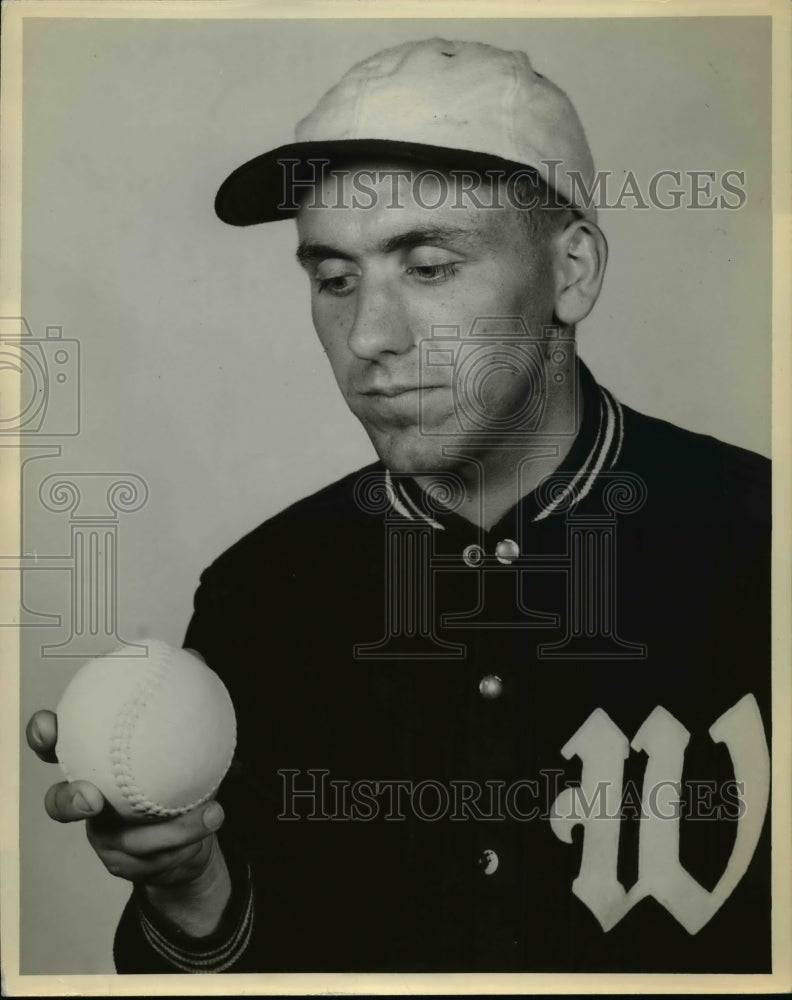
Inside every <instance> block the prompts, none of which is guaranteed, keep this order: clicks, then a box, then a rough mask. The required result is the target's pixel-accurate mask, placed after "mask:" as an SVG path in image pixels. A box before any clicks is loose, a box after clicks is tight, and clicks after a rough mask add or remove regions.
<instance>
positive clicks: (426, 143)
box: [215, 38, 596, 226]
mask: <svg viewBox="0 0 792 1000" xmlns="http://www.w3.org/2000/svg"><path fill="white" fill-rule="evenodd" d="M295 139H296V142H293V143H289V144H287V145H285V146H279V147H278V148H277V149H273V150H270V151H269V152H267V153H263V154H262V155H260V156H256V157H255V158H254V159H252V160H249V161H248V162H247V163H244V164H242V166H240V167H238V168H237V169H236V170H235V171H234V172H233V173H232V174H231V175H230V176H229V177H228V178H227V179H226V180H225V181H224V182H223V184H222V185H221V187H220V189H219V191H218V193H217V197H216V199H215V211H216V212H217V215H218V216H219V217H220V218H221V219H222V220H223V221H224V222H227V223H230V224H231V225H235V226H247V225H252V224H254V223H259V222H272V221H275V220H278V219H283V218H288V217H290V216H294V215H295V214H296V208H295V205H294V203H293V202H292V201H291V200H290V198H288V197H285V188H284V178H285V176H286V169H287V168H285V167H284V163H288V171H289V172H290V174H289V176H290V177H291V179H292V180H295V179H297V180H300V179H302V180H303V181H304V180H305V179H306V178H313V177H315V176H316V173H317V171H316V167H315V164H316V162H317V161H321V160H325V161H329V162H330V163H333V162H336V161H339V162H340V161H343V160H349V159H350V158H352V157H355V156H358V157H360V156H365V157H367V158H369V159H371V158H372V157H376V158H379V157H382V158H383V159H387V158H389V157H390V158H402V159H404V158H406V159H408V160H409V159H414V160H416V161H421V162H424V163H427V162H428V163H432V164H435V165H436V166H437V167H438V168H441V167H446V168H448V167H456V168H459V169H471V167H476V166H481V165H483V163H485V162H486V163H490V164H507V165H509V166H511V168H512V169H514V168H515V165H517V166H518V167H522V168H525V167H529V168H531V169H532V170H535V171H536V172H537V173H538V175H539V176H540V177H541V178H542V180H543V181H544V182H545V183H546V184H547V185H548V186H549V187H550V188H551V190H554V191H555V192H556V193H557V194H558V195H559V196H560V198H561V199H562V200H563V201H565V202H566V203H568V204H569V205H571V206H572V207H575V208H577V209H578V210H579V211H580V212H581V214H582V215H583V216H584V217H587V218H589V219H591V220H592V221H594V220H595V219H596V210H595V209H594V208H593V206H591V205H587V204H585V203H583V202H582V201H581V198H580V195H581V192H582V189H583V187H585V190H588V191H591V190H592V184H593V179H594V163H593V160H592V157H591V152H590V151H589V147H588V142H587V141H586V136H585V133H584V131H583V126H582V125H581V123H580V119H579V118H578V115H577V112H576V111H575V109H574V107H573V106H572V103H571V101H570V100H569V98H568V97H567V95H566V94H565V93H564V91H562V90H561V89H560V88H559V87H557V86H556V85H555V84H554V83H552V82H551V81H550V80H548V79H547V78H546V77H544V76H543V75H542V74H541V73H537V72H536V71H535V70H534V69H533V67H532V66H531V62H530V59H529V58H528V56H527V55H526V54H525V53H524V52H519V51H513V52H510V51H506V50H504V49H499V48H496V47H495V46H492V45H485V44H483V43H481V42H457V41H446V40H445V39H442V38H430V39H426V40H424V41H419V42H407V43H405V44H403V45H398V46H396V47H395V48H390V49H385V50H384V51H382V52H378V53H376V54H375V55H373V56H370V57H369V58H368V59H365V60H364V61H363V62H361V63H358V64H357V65H355V66H353V67H352V69H350V70H349V71H348V72H347V73H346V74H345V75H344V76H343V77H342V78H341V80H340V81H339V82H338V83H337V84H336V85H335V86H334V87H332V88H331V89H330V90H329V91H327V93H326V94H325V95H324V96H323V97H322V98H321V99H320V101H319V103H318V104H317V105H316V107H315V108H314V110H313V111H312V112H311V113H310V114H309V115H308V116H307V117H305V118H303V119H302V121H300V122H299V123H298V125H297V127H296V134H295ZM310 161H314V163H313V165H312V164H311V163H310ZM573 178H574V180H573Z"/></svg>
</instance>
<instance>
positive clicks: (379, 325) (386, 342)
mask: <svg viewBox="0 0 792 1000" xmlns="http://www.w3.org/2000/svg"><path fill="white" fill-rule="evenodd" d="M348 343H349V349H350V351H352V353H353V354H355V355H356V356H357V357H359V358H362V359H364V360H366V361H375V360H376V359H377V358H378V357H379V356H380V355H382V354H404V353H406V352H407V351H409V350H410V348H411V347H412V346H413V338H412V335H411V333H410V331H409V325H408V323H407V317H406V316H405V314H404V309H403V307H402V303H401V301H400V299H399V296H398V294H397V292H396V291H395V290H394V289H392V288H391V287H390V284H389V282H388V281H387V280H384V279H382V278H377V277H376V276H374V275H366V276H364V277H363V278H362V280H361V282H360V284H359V286H358V293H357V296H356V303H355V315H354V319H353V322H352V327H351V329H350V331H349V337H348Z"/></svg>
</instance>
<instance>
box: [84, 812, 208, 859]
mask: <svg viewBox="0 0 792 1000" xmlns="http://www.w3.org/2000/svg"><path fill="white" fill-rule="evenodd" d="M224 818H225V814H224V813H223V807H222V806H221V805H220V803H219V802H208V803H205V804H204V805H203V806H200V807H199V808H197V809H192V810H191V811H190V812H188V813H185V814H184V815H183V816H176V817H174V818H173V819H168V820H162V821H158V822H156V823H135V824H134V825H133V824H131V823H129V824H123V825H121V826H119V825H110V824H107V823H104V822H102V821H101V820H100V821H99V822H94V823H91V824H89V828H88V839H89V840H90V842H91V845H92V846H93V848H94V849H95V850H97V851H120V852H121V853H122V854H129V855H131V856H133V857H138V858H145V857H149V856H151V855H154V854H158V853H159V852H162V851H169V850H172V849H174V848H180V847H186V846H187V845H189V844H197V843H200V842H201V841H202V840H204V839H205V838H206V837H208V836H209V835H210V834H212V833H214V832H215V831H216V830H219V829H220V827H221V826H222V824H223V820H224Z"/></svg>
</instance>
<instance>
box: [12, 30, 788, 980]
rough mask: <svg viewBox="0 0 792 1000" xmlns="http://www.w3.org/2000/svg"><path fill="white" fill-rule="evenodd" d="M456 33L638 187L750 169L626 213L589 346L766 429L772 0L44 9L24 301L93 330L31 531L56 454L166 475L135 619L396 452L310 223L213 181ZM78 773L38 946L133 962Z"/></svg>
mask: <svg viewBox="0 0 792 1000" xmlns="http://www.w3.org/2000/svg"><path fill="white" fill-rule="evenodd" d="M434 34H438V35H443V36H445V37H450V38H459V39H474V40H480V41H485V42H490V43H493V44H496V45H499V46H502V47H506V48H522V49H524V50H525V51H527V52H528V53H529V55H530V56H531V58H532V60H533V63H534V65H535V67H536V69H537V70H538V71H539V72H542V73H544V74H545V75H547V76H549V77H550V78H551V79H553V80H554V81H555V82H557V83H558V84H559V85H560V86H562V87H563V88H564V89H565V90H566V91H567V92H568V93H569V95H570V97H571V98H572V100H573V102H574V103H575V105H576V107H577V108H578V111H579V113H580V116H581V119H582V121H583V123H584V125H585V127H586V130H587V133H588V136H589V140H590V144H591V147H592V150H593V153H594V158H595V161H596V163H597V165H598V166H599V167H600V168H601V169H609V170H611V171H613V174H614V178H615V179H616V180H617V184H616V190H618V178H620V177H621V176H623V173H624V171H627V170H633V171H634V172H635V174H636V175H637V176H638V177H639V178H641V179H643V181H644V183H647V182H648V179H649V178H650V177H651V175H652V174H653V173H654V172H656V171H658V170H661V169H678V170H682V171H684V170H695V169H699V170H716V171H718V172H722V171H724V170H728V169H737V170H744V171H745V172H746V175H747V182H746V188H747V193H748V202H747V204H746V206H745V207H744V208H743V209H741V210H740V211H736V212H729V211H691V210H680V211H673V212H663V211H660V210H657V209H654V208H652V209H649V210H646V211H643V210H634V209H627V210H622V211H615V210H614V211H605V212H603V213H602V215H601V222H602V225H603V228H604V230H605V232H606V234H607V236H608V239H609V243H610V249H611V258H610V264H609V269H608V274H607V276H606V281H605V287H604V290H603V293H602V297H601V299H600V302H599V304H598V306H597V308H596V310H595V312H594V314H593V315H592V316H591V317H590V318H589V319H588V320H587V321H586V322H585V323H584V324H583V325H582V328H581V329H580V331H579V344H580V351H581V354H582V355H583V357H584V358H585V359H586V360H587V361H588V362H589V364H590V366H591V367H592V368H593V370H594V372H595V374H596V375H597V376H598V377H599V378H600V380H601V381H602V382H603V383H604V384H605V385H607V386H608V387H609V388H611V389H612V390H613V391H614V392H615V393H616V394H617V395H618V396H619V397H620V398H621V399H622V401H623V402H625V403H628V404H630V405H633V406H635V407H636V408H638V409H641V410H643V411H644V412H647V413H651V414H653V415H656V416H660V417H664V418H666V419H669V420H671V421H673V422H675V423H679V424H682V425H684V426H686V427H689V428H691V429H694V430H698V431H702V432H705V433H708V434H714V435H716V436H717V437H720V438H723V439H725V440H727V441H731V442H733V443H736V444H740V445H743V446H745V447H749V448H752V449H754V450H756V451H760V452H763V453H765V454H768V453H769V440H770V418H769V412H770V333H769V330H770V198H769V193H770V188H769V169H770V161H769V151H770V145H769V135H770V128H769V115H770V77H769V74H770V58H769V57H770V48H769V41H770V23H769V20H767V19H761V18H707V19H702V18H696V19H650V18H646V19H625V20H618V21H617V20H581V19H575V20H516V21H515V20H509V21H496V20H487V21H478V20H476V21H474V20H455V21H429V20H414V21H386V20H377V21H373V20H370V21H365V20H362V21H264V20H259V21H163V20H157V21H144V20H134V21H132V20H129V21H124V20H122V21H119V20H113V21H101V20H73V21H70V20H65V19H61V20H58V19H46V20H44V19H42V20H37V21H31V20H28V21H27V22H26V23H25V29H24V163H23V167H24V171H23V190H24V194H23V199H24V203H23V309H24V313H25V316H26V318H27V319H28V321H29V322H30V324H31V326H32V328H33V330H34V332H35V333H36V334H37V335H39V336H43V333H44V327H45V326H46V325H48V324H59V325H62V326H63V328H64V336H66V337H73V338H77V339H78V340H79V341H80V344H81V350H82V398H81V408H82V431H81V434H80V435H79V437H76V438H73V439H65V444H64V447H63V455H62V457H61V458H59V459H45V460H39V461H37V462H34V463H31V464H30V465H29V466H28V471H27V474H26V481H25V490H26V495H25V510H24V517H25V524H24V532H25V534H24V544H25V550H26V551H33V550H34V549H35V550H36V551H38V552H50V553H57V552H64V551H66V550H67V549H68V521H67V519H66V518H65V517H64V516H63V515H57V514H53V513H51V512H47V511H44V510H42V508H41V506H40V504H39V503H38V500H37V490H38V484H39V482H40V481H41V480H42V479H43V478H44V477H45V476H46V475H49V474H51V473H53V472H68V471H72V472H74V471H85V472H132V473H136V474H137V475H139V476H141V477H142V478H143V479H144V480H145V481H146V483H147V484H148V487H149V489H150V498H149V500H148V503H147V504H146V506H145V507H144V508H143V509H142V510H141V511H139V512H138V513H135V514H130V515H128V516H126V517H122V519H121V523H120V527H119V537H120V553H119V567H120V568H119V591H120V597H119V612H120V630H121V633H122V634H123V636H124V637H125V638H127V639H135V638H138V637H142V636H146V635H151V636H157V637H161V638H163V639H166V640H168V641H171V642H174V643H179V642H180V641H181V639H182V636H183V633H184V629H185V627H186V624H187V621H188V618H189V613H190V608H191V600H192V593H193V590H194V588H195V586H196V583H197V578H198V574H199V572H200V570H201V569H202V568H203V567H204V566H205V565H207V564H208V563H209V562H210V561H211V560H212V559H213V558H214V557H215V556H216V555H217V554H218V553H219V552H220V551H221V550H222V549H223V548H225V547H226V546H227V545H229V544H230V543H231V542H233V541H234V540H235V539H236V538H238V537H239V536H241V535H242V534H244V533H245V532H246V531H247V530H249V529H250V528H252V527H254V526H255V525H256V524H257V523H258V522H260V521H261V520H263V519H264V518H265V517H267V516H268V515H270V514H272V513H274V512H276V511H277V510H279V509H281V508H282V507H283V506H285V505H286V504H287V503H289V502H290V501H292V500H294V499H296V498H298V497H300V496H303V495H305V494H306V493H308V492H310V491H312V490H314V489H316V488H318V487H320V486H322V485H323V484H325V483H327V482H329V481H331V480H333V479H335V478H338V477H339V476H340V475H342V474H343V473H345V472H347V471H349V470H351V469H353V468H356V467H359V466H361V465H363V464H365V463H367V462H368V461H370V460H371V459H372V457H373V453H372V450H371V447H370V445H369V443H368V439H367V438H366V437H365V435H364V433H363V432H362V430H361V429H360V427H359V426H358V425H357V424H356V422H355V421H354V420H353V418H352V417H351V416H350V415H349V414H348V413H347V411H346V409H345V407H344V404H343V402H342V401H341V399H340V397H339V396H338V395H337V390H336V388H335V384H334V382H333V379H332V376H331V373H330V370H329V367H328V366H327V365H326V364H325V359H324V355H323V354H322V351H321V349H320V348H319V346H318V342H316V341H315V338H314V335H313V332H312V328H311V323H310V313H309V303H308V294H307V292H308V289H307V283H306V280H305V278H304V276H303V275H302V274H301V273H300V272H299V270H298V269H297V266H296V265H295V264H294V262H293V259H292V255H293V250H294V246H295V236H294V230H293V226H292V224H290V223H279V224H274V225H270V226H264V227H252V228H249V229H247V230H244V229H239V230H237V229H232V228H230V227H226V226H224V225H222V224H221V223H220V222H219V221H218V220H217V219H216V218H215V217H214V215H213V212H212V200H213V197H214V193H215V190H216V188H217V185H218V184H219V182H220V181H221V180H222V179H223V178H224V177H225V175H226V174H227V173H228V172H229V171H230V170H231V169H233V168H234V167H236V166H237V165H238V164H239V163H241V162H243V161H244V160H245V159H248V158H249V157H251V156H252V155H255V154H256V153H258V152H261V151H263V150H264V149H267V148H271V147H272V146H275V145H279V144H281V143H283V142H286V141H289V140H290V139H291V129H292V126H293V124H294V122H295V121H296V120H297V119H298V118H299V117H301V116H302V115H304V114H305V113H306V112H307V111H308V110H310V108H311V107H312V106H313V104H314V103H315V101H316V100H317V99H318V97H319V96H320V95H321V93H323V92H324V90H325V89H327V87H328V86H330V85H331V84H332V83H333V82H335V80H336V79H337V78H338V77H339V76H340V75H341V74H342V73H343V72H344V71H345V70H346V69H347V68H348V67H349V66H350V65H351V64H352V63H353V62H356V61H359V60H360V59H362V58H365V57H366V56H367V55H369V54H371V53H372V52H374V51H376V50H377V49H380V48H384V47H386V46H389V45H394V44H398V43H399V42H401V41H404V40H407V39H418V38H424V37H428V36H430V35H434ZM628 204H629V202H628ZM46 440H49V439H46ZM34 467H35V468H34ZM680 502H684V498H683V497H680ZM28 576H34V577H35V580H32V581H30V580H27V581H26V595H27V600H28V603H29V604H30V605H31V606H34V607H36V608H37V609H39V610H47V611H50V612H53V613H59V614H63V615H68V593H69V590H68V579H67V574H65V573H63V572H56V571H51V572H45V573H38V574H28ZM262 621H263V626H262V629H263V632H262V641H263V642H266V630H267V628H268V627H276V623H272V625H271V626H268V624H267V621H266V609H265V608H263V609H262ZM65 634H66V630H63V629H62V630H59V629H46V630H45V629H40V628H35V629H33V628H31V629H28V630H26V633H25V636H24V644H23V648H24V657H23V665H22V715H23V718H27V716H28V714H29V713H30V711H31V710H32V709H34V708H36V707H54V705H55V704H56V703H57V700H58V698H59V696H60V693H61V691H62V690H63V688H64V686H65V684H66V682H67V681H68V679H69V677H70V676H71V675H72V673H73V672H74V671H75V670H76V669H77V667H78V666H79V665H80V661H79V660H66V659H51V658H50V659H44V658H42V657H41V656H40V655H39V652H38V651H39V647H40V644H41V643H42V642H53V641H58V640H59V639H62V638H64V637H65ZM272 668H273V670H274V671H276V672H277V671H278V670H282V669H288V664H282V663H274V664H272ZM58 777H59V775H58V772H57V770H56V769H55V768H53V767H48V766H46V765H44V764H41V763H39V762H38V761H36V760H35V758H34V757H33V755H32V754H30V753H29V752H25V753H24V754H23V764H22V802H21V809H22V910H21V921H22V924H21V934H22V955H21V964H22V971H23V972H28V973H31V972H42V973H43V972H50V973H67V972H103V971H111V970H112V962H111V955H110V942H111V939H112V933H113V929H114V926H115V922H116V919H117V916H118V913H119V912H120V908H121V906H122V904H123V901H124V900H125V899H126V897H127V895H128V891H129V890H128V886H127V885H126V884H125V883H120V882H118V881H117V880H114V879H113V878H111V877H110V876H109V875H107V874H106V873H105V872H104V869H103V868H102V866H101V865H100V864H99V862H98V861H97V860H96V859H95V858H94V856H93V854H92V852H91V850H90V848H89V847H88V845H87V844H86V843H85V841H84V836H83V832H82V830H80V829H79V828H78V827H71V828H64V827H60V826H58V825H56V824H54V823H52V822H50V821H49V820H48V819H47V817H46V815H45V814H44V811H43V806H42V798H43V794H44V791H45V789H46V787H47V785H48V784H49V783H51V782H52V781H54V780H57V779H58ZM264 918H265V919H266V916H265V917H264Z"/></svg>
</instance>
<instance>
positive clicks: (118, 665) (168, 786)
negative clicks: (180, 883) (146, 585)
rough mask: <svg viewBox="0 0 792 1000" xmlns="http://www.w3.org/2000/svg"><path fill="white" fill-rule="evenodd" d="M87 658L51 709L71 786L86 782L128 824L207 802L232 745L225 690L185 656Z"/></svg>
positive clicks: (158, 646)
mask: <svg viewBox="0 0 792 1000" xmlns="http://www.w3.org/2000/svg"><path fill="white" fill-rule="evenodd" d="M146 645H147V647H148V653H147V655H145V656H140V657H132V656H123V655H114V653H109V654H107V655H106V656H100V657H97V658H96V659H93V660H89V661H88V662H87V663H86V664H85V665H84V666H83V667H82V668H81V669H80V670H78V671H77V673H76V674H75V676H74V677H73V678H72V680H71V682H70V683H69V685H68V687H67V688H66V690H65V691H64V693H63V697H62V698H61V700H60V703H59V705H58V707H57V716H58V741H57V745H56V747H55V752H56V754H57V757H58V760H59V762H60V765H61V767H62V769H63V771H64V773H65V775H66V777H67V779H68V780H69V781H76V780H78V779H83V780H86V781H90V782H92V783H93V784H94V785H96V787H97V788H98V789H99V790H100V791H101V793H102V794H103V795H104V797H105V798H106V799H107V801H108V802H109V803H110V804H111V805H112V806H113V808H114V809H116V811H117V812H119V813H120V814H121V815H122V816H124V817H126V818H128V819H141V820H145V819H162V818H167V817H172V816H179V815H181V814H182V813H185V812H188V811H189V810H190V809H193V808H194V807H195V806H198V805H200V804H201V803H202V802H205V801H206V800H207V799H209V798H210V797H211V796H212V794H213V793H214V791H215V790H216V789H217V787H218V785H219V784H220V782H221V781H222V780H223V777H224V776H225V773H226V771H227V770H228V768H229V766H230V764H231V758H232V756H233V753H234V748H235V746H236V718H235V715H234V707H233V705H232V703H231V698H230V697H229V694H228V691H227V690H226V688H225V685H224V684H223V682H222V681H221V680H220V678H219V677H218V676H217V674H216V673H214V671H213V670H210V668H209V667H207V666H206V664H205V663H203V662H202V661H201V660H199V659H198V658H197V657H196V656H194V655H193V654H192V653H189V652H187V651H186V650H184V649H175V648H173V647H171V646H168V645H167V644H166V643H164V642H161V641H159V640H154V639H149V640H146Z"/></svg>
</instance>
